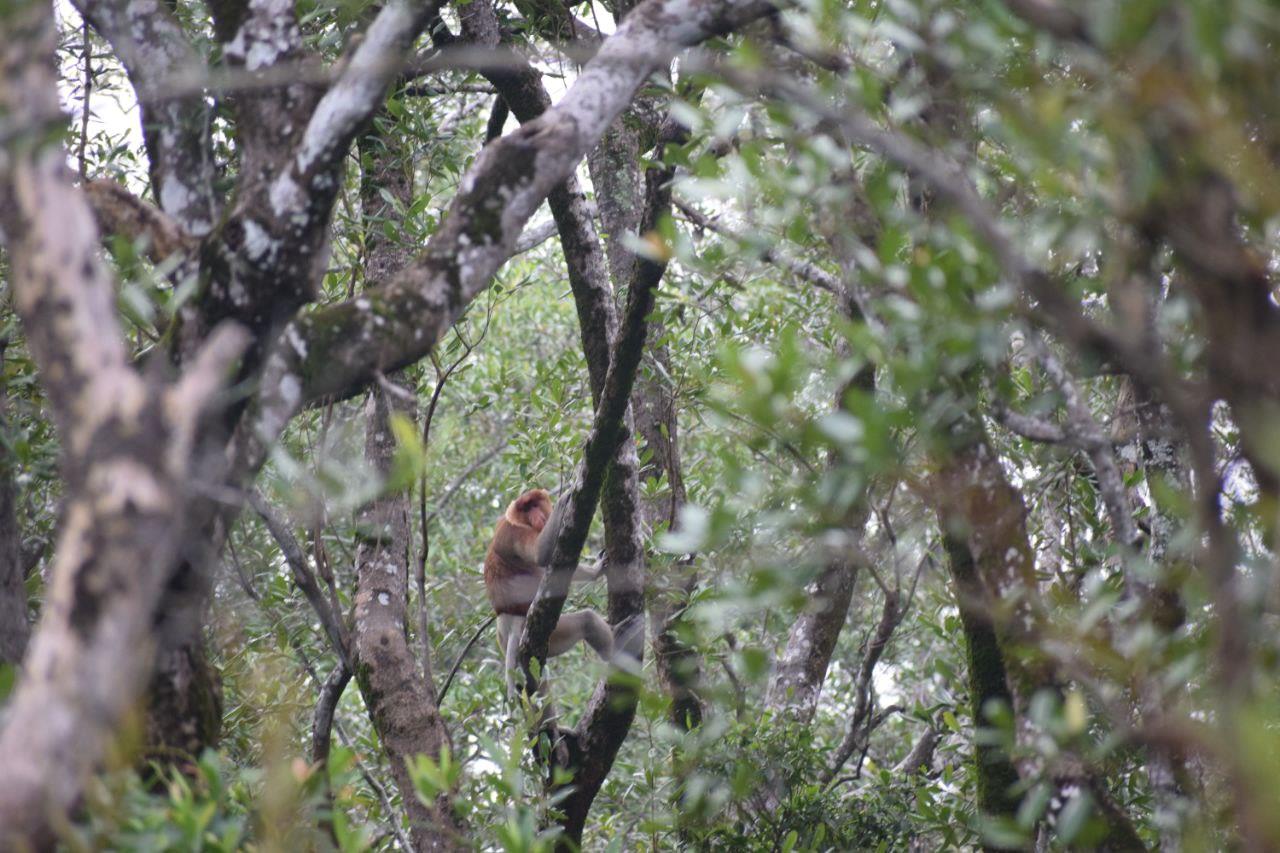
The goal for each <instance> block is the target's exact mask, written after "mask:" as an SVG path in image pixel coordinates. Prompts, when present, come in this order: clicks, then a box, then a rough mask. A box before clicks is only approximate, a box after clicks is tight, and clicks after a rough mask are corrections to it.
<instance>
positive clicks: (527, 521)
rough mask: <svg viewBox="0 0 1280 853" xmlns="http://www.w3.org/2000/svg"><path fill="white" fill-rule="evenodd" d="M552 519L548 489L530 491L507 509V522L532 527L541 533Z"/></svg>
mask: <svg viewBox="0 0 1280 853" xmlns="http://www.w3.org/2000/svg"><path fill="white" fill-rule="evenodd" d="M550 517H551V494H550V493H549V492H548V491H547V490H546V489H530V490H529V491H527V492H525V493H524V494H523V495H521V496H520V497H518V498H516V499H515V500H514V501H512V502H511V506H509V507H507V520H508V521H510V522H511V523H512V524H521V525H526V526H528V527H532V528H533V529H534V530H537V531H539V532H541V531H542V528H544V527H546V525H547V519H548V518H550Z"/></svg>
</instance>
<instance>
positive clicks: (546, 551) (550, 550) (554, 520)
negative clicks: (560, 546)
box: [538, 492, 568, 568]
mask: <svg viewBox="0 0 1280 853" xmlns="http://www.w3.org/2000/svg"><path fill="white" fill-rule="evenodd" d="M567 496H568V493H567V492H566V493H565V494H564V495H561V496H560V500H558V501H556V505H555V506H554V507H552V508H551V517H550V518H548V519H547V523H546V524H545V525H543V527H542V532H541V533H539V534H538V565H539V566H542V567H543V568H546V567H548V566H550V565H551V558H552V557H553V556H555V550H556V537H558V536H559V535H560V528H561V527H563V526H564V507H565V503H567Z"/></svg>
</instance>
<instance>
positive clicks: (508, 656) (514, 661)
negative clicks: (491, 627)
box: [498, 613, 524, 700]
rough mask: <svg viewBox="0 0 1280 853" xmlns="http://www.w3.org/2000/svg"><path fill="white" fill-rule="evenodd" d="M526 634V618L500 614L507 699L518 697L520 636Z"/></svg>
mask: <svg viewBox="0 0 1280 853" xmlns="http://www.w3.org/2000/svg"><path fill="white" fill-rule="evenodd" d="M523 633H524V617H523V616H514V615H512V614H510V613H500V614H498V645H500V646H501V647H502V650H503V653H504V654H503V666H504V668H505V672H506V678H507V698H508V699H513V700H514V699H515V697H516V669H517V667H518V666H519V658H520V635H521V634H523Z"/></svg>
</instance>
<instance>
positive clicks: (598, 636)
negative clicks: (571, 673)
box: [547, 610, 613, 662]
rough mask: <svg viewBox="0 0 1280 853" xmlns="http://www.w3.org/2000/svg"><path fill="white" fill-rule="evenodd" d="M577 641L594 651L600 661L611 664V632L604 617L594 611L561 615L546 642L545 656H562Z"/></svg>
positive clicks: (580, 611)
mask: <svg viewBox="0 0 1280 853" xmlns="http://www.w3.org/2000/svg"><path fill="white" fill-rule="evenodd" d="M579 640H583V641H585V642H586V644H587V645H589V646H590V647H591V648H593V649H595V651H596V654H598V655H600V657H601V659H603V660H605V661H607V662H612V660H613V631H612V630H611V629H610V628H609V623H608V622H606V621H604V617H602V616H601V615H600V614H599V613H596V612H595V611H594V610H579V611H577V612H575V613H565V614H563V615H561V617H560V621H559V622H557V623H556V627H555V630H554V631H552V632H551V638H550V639H549V640H548V642H547V656H548V657H555V656H556V655H562V654H564V653H565V652H567V651H569V649H571V648H573V646H574V644H575V643H577V642H578V641H579Z"/></svg>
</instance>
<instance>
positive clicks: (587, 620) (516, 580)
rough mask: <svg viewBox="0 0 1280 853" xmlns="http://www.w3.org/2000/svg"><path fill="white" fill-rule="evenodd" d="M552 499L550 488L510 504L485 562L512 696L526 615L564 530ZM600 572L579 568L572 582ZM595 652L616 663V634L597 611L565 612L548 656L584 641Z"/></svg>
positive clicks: (508, 686)
mask: <svg viewBox="0 0 1280 853" xmlns="http://www.w3.org/2000/svg"><path fill="white" fill-rule="evenodd" d="M552 515H553V511H552V507H551V495H550V494H548V493H547V491H546V489H530V490H529V491H527V492H525V493H524V494H522V495H520V497H518V498H516V499H515V500H514V501H512V502H511V505H510V506H508V507H507V511H506V512H504V513H503V514H502V517H501V518H499V519H498V527H497V529H496V530H494V532H493V541H492V542H490V543H489V551H488V553H487V554H485V558H484V587H485V591H486V592H488V594H489V601H490V603H492V604H493V609H494V610H495V611H496V612H497V614H498V645H499V646H500V647H501V649H502V651H503V654H504V656H505V660H504V664H505V669H506V678H507V695H509V696H514V695H515V670H516V667H517V660H516V659H517V656H518V653H519V649H520V635H521V634H522V633H524V620H525V615H526V614H527V613H528V612H529V606H530V605H531V604H533V598H534V595H536V594H537V592H538V584H539V583H541V581H542V575H543V573H544V572H545V571H546V566H547V564H549V563H550V562H551V550H552V548H553V547H554V545H555V537H556V534H557V533H558V531H559V527H560V522H561V519H560V518H559V516H558V514H557V517H556V519H555V520H554V521H553V520H552ZM599 575H600V569H599V568H598V567H597V568H595V569H587V568H583V567H579V568H578V569H577V571H576V572H574V576H573V579H574V580H575V581H577V580H594V579H595V578H597V577H599ZM579 640H582V641H585V642H586V643H587V645H589V646H591V648H593V649H595V651H596V654H598V655H600V657H601V658H603V659H604V660H606V661H610V660H612V659H613V631H611V630H610V628H609V623H608V622H606V621H604V618H603V617H601V616H600V614H599V613H596V612H595V611H594V610H578V611H575V612H573V613H562V614H561V615H560V621H559V622H557V623H556V627H555V629H554V630H553V631H552V632H551V637H550V639H549V641H548V643H547V657H555V656H556V655H561V654H564V653H565V652H567V651H569V649H571V648H573V646H574V645H575V644H576V643H577V642H578V641H579Z"/></svg>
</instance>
